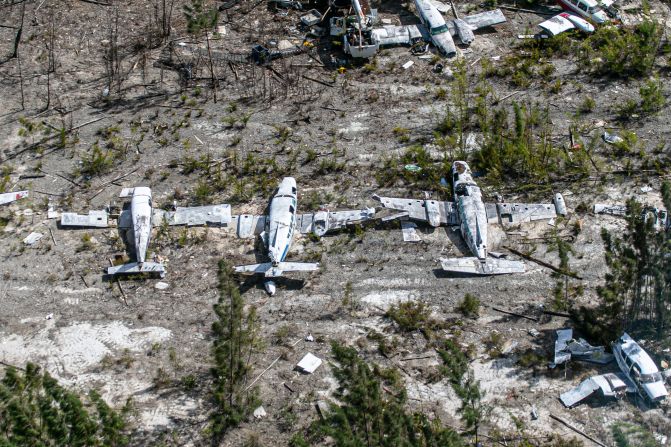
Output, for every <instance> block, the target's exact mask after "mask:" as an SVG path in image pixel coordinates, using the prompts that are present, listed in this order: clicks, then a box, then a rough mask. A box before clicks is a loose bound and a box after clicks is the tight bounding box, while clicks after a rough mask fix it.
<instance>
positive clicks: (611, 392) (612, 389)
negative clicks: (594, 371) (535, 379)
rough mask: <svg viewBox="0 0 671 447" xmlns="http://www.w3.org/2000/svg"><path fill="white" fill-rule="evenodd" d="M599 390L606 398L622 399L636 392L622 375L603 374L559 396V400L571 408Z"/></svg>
mask: <svg viewBox="0 0 671 447" xmlns="http://www.w3.org/2000/svg"><path fill="white" fill-rule="evenodd" d="M597 390H600V391H601V394H602V395H603V396H605V397H616V398H620V397H622V396H623V395H624V393H626V392H632V393H633V392H635V391H636V387H635V386H634V384H633V383H630V381H629V379H627V376H625V375H624V374H622V373H616V374H613V373H608V374H602V375H600V376H593V377H590V378H588V379H585V380H583V381H582V382H581V383H580V385H578V386H577V387H575V388H573V389H571V390H569V391H566V392H565V393H562V394H561V395H560V396H559V400H561V402H562V403H563V404H564V406H566V407H567V408H571V407H573V406H575V405H577V404H578V403H580V402H581V401H582V400H584V399H586V398H587V397H589V396H591V395H592V394H593V393H594V392H595V391H597Z"/></svg>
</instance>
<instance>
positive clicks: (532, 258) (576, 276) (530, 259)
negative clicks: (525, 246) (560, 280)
mask: <svg viewBox="0 0 671 447" xmlns="http://www.w3.org/2000/svg"><path fill="white" fill-rule="evenodd" d="M503 248H505V249H506V250H508V251H509V252H511V253H513V254H516V255H517V256H521V257H523V258H524V259H527V260H529V261H532V262H535V263H536V264H539V265H542V266H543V267H547V268H549V269H550V270H552V271H555V272H557V273H559V274H562V275H564V276H570V277H571V278H575V279H583V278H582V276H578V275H577V274H576V273H573V272H567V271H566V270H562V269H560V268H559V267H555V266H554V265H552V264H550V263H549V262H545V261H541V260H540V259H537V258H534V257H533V256H531V255H528V254H526V253H522V252H521V251H519V250H515V249H514V248H510V247H508V246H505V245H504V246H503Z"/></svg>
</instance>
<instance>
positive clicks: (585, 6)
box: [578, 3, 587, 11]
mask: <svg viewBox="0 0 671 447" xmlns="http://www.w3.org/2000/svg"><path fill="white" fill-rule="evenodd" d="M578 8H580V9H582V10H583V11H587V5H585V4H584V3H578Z"/></svg>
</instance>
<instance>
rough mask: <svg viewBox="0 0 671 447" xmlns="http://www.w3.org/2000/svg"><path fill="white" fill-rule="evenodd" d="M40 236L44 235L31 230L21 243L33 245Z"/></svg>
mask: <svg viewBox="0 0 671 447" xmlns="http://www.w3.org/2000/svg"><path fill="white" fill-rule="evenodd" d="M42 236H44V235H43V234H42V233H36V232H34V231H33V232H32V233H30V234H29V235H28V236H27V237H26V238H25V239H24V240H23V243H24V244H26V245H33V244H34V243H36V242H37V241H39V240H40V239H42Z"/></svg>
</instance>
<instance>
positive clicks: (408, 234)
mask: <svg viewBox="0 0 671 447" xmlns="http://www.w3.org/2000/svg"><path fill="white" fill-rule="evenodd" d="M416 228H417V225H415V224H414V223H413V222H409V221H407V220H402V221H401V231H402V232H403V240H404V241H405V242H422V238H421V237H419V234H417V231H416Z"/></svg>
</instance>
